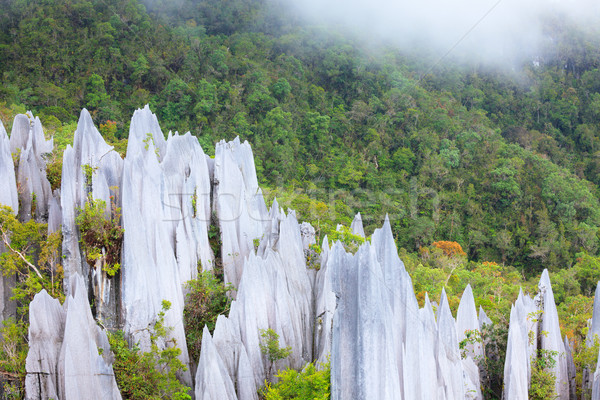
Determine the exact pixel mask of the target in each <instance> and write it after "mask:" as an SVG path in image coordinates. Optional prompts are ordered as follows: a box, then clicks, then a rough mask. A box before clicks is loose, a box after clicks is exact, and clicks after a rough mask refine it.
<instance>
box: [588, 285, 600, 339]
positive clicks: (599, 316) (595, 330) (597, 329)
mask: <svg viewBox="0 0 600 400" xmlns="http://www.w3.org/2000/svg"><path fill="white" fill-rule="evenodd" d="M596 336H598V339H599V340H600V282H598V284H597V285H596V291H595V293H594V311H593V314H592V320H591V321H590V324H589V330H588V334H587V340H586V342H587V345H588V346H592V345H593V344H594V340H595V338H596Z"/></svg>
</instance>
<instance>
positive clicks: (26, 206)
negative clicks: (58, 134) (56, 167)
mask: <svg viewBox="0 0 600 400" xmlns="http://www.w3.org/2000/svg"><path fill="white" fill-rule="evenodd" d="M52 148H53V141H52V139H50V140H46V139H45V138H44V132H43V130H42V123H41V122H40V119H39V118H37V117H35V118H34V117H33V115H32V114H31V113H30V112H28V113H27V114H19V115H17V116H16V117H15V119H14V122H13V126H12V130H11V134H10V152H11V153H12V154H14V156H15V157H16V158H17V159H18V168H17V170H16V171H15V172H16V180H17V186H18V188H19V190H18V195H19V201H20V207H19V214H18V215H19V219H20V220H21V221H27V220H29V219H31V218H35V219H36V220H37V221H45V220H46V219H47V218H48V207H49V204H50V200H51V199H52V190H51V188H50V183H49V182H48V179H47V178H46V160H45V159H44V155H45V154H48V153H51V152H52Z"/></svg>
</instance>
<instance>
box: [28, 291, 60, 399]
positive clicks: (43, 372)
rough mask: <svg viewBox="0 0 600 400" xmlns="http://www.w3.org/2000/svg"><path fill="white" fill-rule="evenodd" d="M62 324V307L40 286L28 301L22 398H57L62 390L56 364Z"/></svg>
mask: <svg viewBox="0 0 600 400" xmlns="http://www.w3.org/2000/svg"><path fill="white" fill-rule="evenodd" d="M64 326H65V312H64V309H63V307H62V306H61V305H60V302H59V301H58V300H57V299H55V298H52V297H50V295H49V294H48V293H47V292H46V290H44V289H42V291H41V292H39V293H38V294H36V295H35V297H34V298H33V300H32V301H31V303H30V304H29V351H28V353H27V360H26V364H25V369H26V370H27V375H26V377H25V391H26V399H36V400H37V399H50V398H54V399H58V398H59V393H62V392H61V391H60V385H59V377H58V370H57V368H58V359H59V355H60V348H61V344H62V340H63V337H64Z"/></svg>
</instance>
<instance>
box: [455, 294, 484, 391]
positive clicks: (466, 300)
mask: <svg viewBox="0 0 600 400" xmlns="http://www.w3.org/2000/svg"><path fill="white" fill-rule="evenodd" d="M467 331H472V332H474V331H479V333H481V332H480V326H479V320H478V318H477V309H476V308H475V298H474V297H473V290H472V289H471V285H470V284H467V287H466V288H465V290H464V292H463V294H462V297H461V299H460V303H459V305H458V311H457V313H456V333H457V335H458V342H459V343H460V342H462V341H463V340H466V339H467V336H466V332H467ZM474 334H476V333H474ZM464 352H465V357H464V358H463V360H462V362H463V369H464V371H465V373H466V374H465V387H466V392H467V393H466V395H467V397H468V398H471V399H482V398H483V396H482V394H481V388H480V378H479V368H478V366H477V361H478V360H481V359H483V346H482V343H481V342H478V341H475V342H473V343H470V342H469V343H467V344H466V346H465V349H464ZM461 356H462V355H461Z"/></svg>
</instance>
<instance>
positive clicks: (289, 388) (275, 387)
mask: <svg viewBox="0 0 600 400" xmlns="http://www.w3.org/2000/svg"><path fill="white" fill-rule="evenodd" d="M330 376H331V366H330V364H329V362H328V363H327V364H325V365H322V366H321V368H320V369H319V370H317V368H316V367H315V365H314V364H313V363H309V364H307V365H306V366H305V367H304V368H303V369H302V371H300V372H298V371H296V370H293V369H285V370H281V371H279V373H278V374H277V379H278V382H277V383H274V384H273V383H267V384H266V386H265V387H264V388H262V389H261V390H260V391H259V394H260V396H261V398H263V399H265V400H286V399H289V400H327V399H329V398H330V397H331V389H330V385H331V382H330V381H331V378H330Z"/></svg>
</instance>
